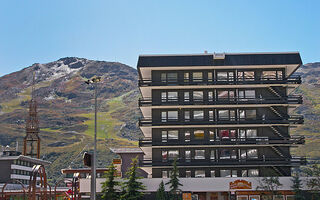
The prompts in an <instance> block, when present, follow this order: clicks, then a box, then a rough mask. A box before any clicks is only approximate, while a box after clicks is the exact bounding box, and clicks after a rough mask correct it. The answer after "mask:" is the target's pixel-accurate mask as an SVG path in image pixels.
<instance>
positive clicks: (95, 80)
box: [85, 77, 101, 200]
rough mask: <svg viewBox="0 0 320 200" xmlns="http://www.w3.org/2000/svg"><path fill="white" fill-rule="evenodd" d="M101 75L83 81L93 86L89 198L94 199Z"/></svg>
mask: <svg viewBox="0 0 320 200" xmlns="http://www.w3.org/2000/svg"><path fill="white" fill-rule="evenodd" d="M100 81H101V77H94V78H92V79H89V80H87V81H85V83H86V84H88V85H90V84H93V86H94V149H93V156H92V166H91V197H90V200H96V178H97V170H96V168H97V165H96V163H97V90H98V87H97V86H98V83H99V82H100Z"/></svg>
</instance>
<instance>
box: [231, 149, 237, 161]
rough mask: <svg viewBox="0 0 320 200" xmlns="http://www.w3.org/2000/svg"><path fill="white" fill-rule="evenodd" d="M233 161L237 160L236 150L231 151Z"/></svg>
mask: <svg viewBox="0 0 320 200" xmlns="http://www.w3.org/2000/svg"><path fill="white" fill-rule="evenodd" d="M231 159H237V150H235V149H232V150H231Z"/></svg>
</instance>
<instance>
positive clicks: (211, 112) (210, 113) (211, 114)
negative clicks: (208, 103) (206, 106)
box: [209, 110, 214, 122]
mask: <svg viewBox="0 0 320 200" xmlns="http://www.w3.org/2000/svg"><path fill="white" fill-rule="evenodd" d="M213 119H214V117H213V110H209V121H210V122H213Z"/></svg>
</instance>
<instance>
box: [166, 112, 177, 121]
mask: <svg viewBox="0 0 320 200" xmlns="http://www.w3.org/2000/svg"><path fill="white" fill-rule="evenodd" d="M168 119H169V120H177V119H178V111H168Z"/></svg>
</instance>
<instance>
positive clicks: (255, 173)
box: [248, 169, 259, 177]
mask: <svg viewBox="0 0 320 200" xmlns="http://www.w3.org/2000/svg"><path fill="white" fill-rule="evenodd" d="M248 176H249V177H258V176H259V170H258V169H249V170H248Z"/></svg>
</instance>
